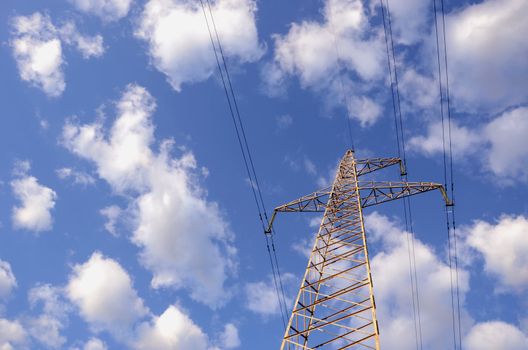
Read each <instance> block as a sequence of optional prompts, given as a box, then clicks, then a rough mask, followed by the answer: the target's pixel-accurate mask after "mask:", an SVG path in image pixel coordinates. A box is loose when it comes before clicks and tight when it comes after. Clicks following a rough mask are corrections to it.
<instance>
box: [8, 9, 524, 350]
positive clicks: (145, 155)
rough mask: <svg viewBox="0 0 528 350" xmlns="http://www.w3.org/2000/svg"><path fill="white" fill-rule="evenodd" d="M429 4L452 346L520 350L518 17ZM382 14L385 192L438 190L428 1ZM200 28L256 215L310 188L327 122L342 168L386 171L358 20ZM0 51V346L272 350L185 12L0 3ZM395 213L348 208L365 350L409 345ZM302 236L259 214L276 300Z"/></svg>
mask: <svg viewBox="0 0 528 350" xmlns="http://www.w3.org/2000/svg"><path fill="white" fill-rule="evenodd" d="M445 6H446V8H445V10H446V41H447V47H448V60H449V67H448V68H449V79H450V86H449V87H450V92H451V102H452V104H451V107H452V116H453V124H452V137H453V154H454V162H455V173H454V176H455V185H456V197H457V201H456V204H457V205H456V210H457V227H458V230H457V232H458V234H459V241H458V243H459V259H460V292H461V293H460V295H461V313H462V325H461V327H462V335H463V337H462V338H463V339H462V343H463V345H464V348H465V349H469V350H473V349H498V348H508V349H526V348H528V313H527V312H526V311H525V310H527V309H528V301H527V299H526V292H527V290H528V260H527V259H526V256H528V204H527V203H528V202H527V201H526V198H527V195H528V188H527V183H528V170H527V169H528V141H527V138H526V135H527V134H528V89H526V82H527V81H528V63H527V60H526V57H528V44H527V41H526V39H525V37H524V35H523V33H526V32H527V31H528V22H527V21H526V19H525V13H526V11H528V7H527V3H526V2H524V1H522V0H507V1H497V0H495V1H494V0H486V1H446V2H445ZM390 7H391V15H392V20H393V31H394V43H395V52H396V62H397V72H398V77H399V83H400V84H399V87H400V94H401V98H402V100H401V105H402V113H403V117H404V123H405V130H404V133H405V136H406V140H407V155H408V157H407V161H408V170H409V180H414V181H435V182H443V165H442V136H441V131H442V130H441V126H440V124H439V123H440V103H439V97H438V85H437V84H438V80H437V79H438V73H437V66H436V51H435V50H436V46H435V37H434V22H433V10H432V3H431V2H429V1H419V0H416V1H402V0H392V1H390ZM213 12H214V14H215V19H216V20H217V25H218V30H219V34H220V38H221V40H222V43H223V45H224V48H225V51H226V57H227V60H228V64H229V68H230V73H231V74H232V78H233V84H234V87H235V91H236V94H237V98H238V103H239V107H240V110H241V114H242V117H243V120H244V123H245V129H246V133H247V136H248V141H249V145H250V147H251V150H252V155H253V159H254V161H255V166H256V169H257V173H258V176H259V180H260V184H261V186H262V190H263V195H264V200H265V202H266V205H267V207H268V209H270V208H272V207H274V206H277V205H279V204H282V203H285V202H287V201H290V200H292V199H294V198H297V197H300V196H301V195H304V194H307V193H309V192H312V191H314V190H316V189H318V188H321V187H324V186H325V185H326V184H327V183H328V182H329V181H330V179H331V178H332V177H333V174H334V171H335V167H336V165H337V162H338V160H339V159H340V158H341V156H342V155H343V154H344V152H345V151H346V149H347V148H348V147H349V140H348V134H347V131H346V125H347V124H346V123H347V122H346V118H349V119H350V123H351V127H352V133H353V138H354V143H355V146H356V153H357V156H358V157H362V158H363V157H374V156H380V157H391V156H396V152H397V151H396V136H395V132H394V129H393V112H392V100H391V93H390V87H389V85H388V79H389V73H388V68H387V57H386V52H385V41H384V36H383V26H382V22H381V11H380V7H379V3H378V2H377V1H371V2H369V1H366V0H365V1H360V0H324V1H300V0H299V1H297V0H296V1H288V2H282V1H257V2H255V1H252V0H217V1H213ZM0 42H1V44H2V45H1V46H0V62H1V65H0V74H1V77H2V84H0V105H1V106H2V109H1V115H2V117H1V119H0V120H1V122H2V127H1V128H0V163H1V164H2V166H1V167H0V349H83V350H89V349H91V350H95V349H161V350H163V349H197V350H202V349H203V350H205V349H209V350H213V349H235V348H239V349H271V348H278V347H279V345H280V341H281V338H282V335H283V332H284V329H283V326H282V323H281V320H280V312H279V308H278V304H277V300H276V296H275V294H274V293H275V292H274V289H273V285H272V277H271V270H270V267H269V262H268V257H267V252H266V246H265V240H264V237H263V234H262V230H261V227H260V223H259V220H258V215H257V212H256V208H255V206H254V204H253V200H252V197H251V189H250V186H249V182H248V180H247V178H246V173H245V169H244V165H243V161H242V157H241V154H240V151H239V149H238V144H237V141H236V136H235V132H234V130H233V126H232V124H231V120H230V116H229V111H228V107H227V103H226V100H225V96H224V91H223V89H222V86H221V81H220V78H219V74H218V72H217V70H216V62H215V61H214V55H213V51H212V48H211V45H210V42H209V36H208V33H207V29H206V26H205V20H204V18H203V13H202V12H201V8H200V7H199V3H195V2H193V1H179V0H148V1H143V0H142V1H140V0H69V1H57V0H54V1H46V2H34V1H3V2H2V3H1V4H0ZM334 43H337V47H338V52H339V55H337V54H336V46H335V44H334ZM341 83H342V84H341ZM391 170H392V169H391ZM391 170H387V171H385V173H384V174H383V175H381V176H383V178H384V179H395V180H396V179H398V177H399V176H398V172H397V171H396V170H392V172H391ZM412 205H413V217H414V228H415V232H416V237H415V240H416V241H415V245H416V249H417V251H416V253H417V255H416V261H417V273H418V282H419V288H420V300H421V304H422V309H421V317H422V328H423V329H422V332H423V341H424V347H425V348H427V349H446V348H451V347H452V341H451V338H452V333H451V332H452V330H451V319H450V317H451V309H450V302H451V301H450V287H449V270H448V265H447V256H448V254H447V248H446V246H447V233H446V228H445V218H444V207H443V203H442V200H441V198H440V195H439V194H438V193H428V194H425V195H422V196H419V197H416V198H413V200H412ZM402 213H403V210H402V204H401V203H390V204H387V205H384V206H380V207H376V208H369V209H368V210H365V215H366V225H367V231H368V239H369V244H370V250H371V259H372V268H373V279H374V285H375V293H376V298H377V299H376V300H377V306H378V317H379V323H380V331H381V341H382V346H383V347H384V348H388V349H409V348H413V347H414V346H415V345H414V344H415V340H414V333H413V329H414V326H413V316H412V308H411V296H410V293H411V291H410V287H409V284H410V283H409V281H408V268H409V267H408V260H407V258H408V256H407V247H406V245H405V238H406V235H407V234H406V233H405V231H404V229H403V227H404V225H403V219H402ZM316 220H317V217H316V216H315V217H314V216H310V215H307V214H284V215H279V216H278V218H277V221H276V229H277V234H276V237H275V242H276V245H277V249H278V257H279V261H280V263H281V271H282V272H283V280H284V283H285V289H286V295H287V298H288V299H289V300H291V299H292V298H294V297H295V295H296V291H297V288H298V285H299V284H300V278H301V276H302V273H303V272H304V268H305V266H306V259H307V257H306V249H307V247H309V246H311V242H312V239H313V237H314V232H316V230H317V226H316V225H315V226H314V222H316Z"/></svg>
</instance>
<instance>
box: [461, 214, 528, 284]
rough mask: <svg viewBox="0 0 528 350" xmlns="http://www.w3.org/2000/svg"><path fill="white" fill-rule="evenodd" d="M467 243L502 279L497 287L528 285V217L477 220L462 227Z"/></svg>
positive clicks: (494, 273) (487, 270) (493, 273)
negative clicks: (488, 220) (490, 220)
mask: <svg viewBox="0 0 528 350" xmlns="http://www.w3.org/2000/svg"><path fill="white" fill-rule="evenodd" d="M463 232H464V235H465V244H466V245H468V246H469V247H470V248H472V249H474V250H476V251H477V252H478V253H479V255H480V256H482V257H483V259H484V269H485V271H486V272H487V273H489V274H491V275H492V276H494V277H495V278H496V279H497V280H498V281H499V286H498V291H502V292H506V291H517V292H523V291H525V290H527V289H528V259H527V258H526V257H527V256H528V218H526V217H524V216H522V215H519V216H507V215H504V216H502V217H501V218H500V219H499V220H498V221H497V222H494V223H489V222H486V221H481V220H478V221H476V222H475V223H474V224H473V225H472V226H470V227H465V228H464V229H463Z"/></svg>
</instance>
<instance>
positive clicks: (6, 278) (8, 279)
mask: <svg viewBox="0 0 528 350" xmlns="http://www.w3.org/2000/svg"><path fill="white" fill-rule="evenodd" d="M16 286H17V282H16V278H15V275H14V274H13V271H12V270H11V265H10V264H9V263H8V262H7V261H3V260H0V299H4V298H6V297H7V296H9V294H11V291H12V290H13V288H15V287H16Z"/></svg>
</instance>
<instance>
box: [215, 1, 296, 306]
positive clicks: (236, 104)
mask: <svg viewBox="0 0 528 350" xmlns="http://www.w3.org/2000/svg"><path fill="white" fill-rule="evenodd" d="M207 7H208V9H209V14H210V15H211V20H212V24H213V28H214V32H215V36H216V40H217V42H218V47H219V49H220V54H221V56H222V62H223V65H224V69H225V73H226V76H227V81H228V84H229V89H230V91H231V95H232V97H233V102H234V106H235V111H236V115H237V118H238V121H239V124H240V129H241V131H242V136H243V138H244V144H245V146H246V150H247V153H248V158H249V163H250V165H251V170H252V171H253V178H254V179H255V184H256V187H257V191H258V195H259V199H260V203H261V205H262V210H263V214H264V218H265V219H266V224H267V226H269V219H268V214H267V210H266V205H265V204H264V199H263V197H262V191H261V189H260V184H259V181H258V177H257V172H256V171H255V165H254V163H253V157H252V156H251V152H250V150H249V145H248V142H247V138H246V132H245V130H244V124H243V123H242V118H241V116H240V110H239V108H238V103H237V100H236V98H235V96H236V95H235V92H234V89H233V84H232V83H231V75H230V74H229V69H228V68H227V62H226V59H225V55H224V51H223V49H222V43H221V41H220V37H219V35H218V31H217V29H216V22H215V20H214V15H213V10H212V8H211V2H210V0H207ZM274 233H275V229H274V228H272V233H271V234H270V238H271V239H270V240H271V247H272V251H273V259H274V260H275V266H276V269H277V274H278V280H279V284H280V289H281V293H282V303H283V307H284V312H285V315H287V314H288V312H287V309H288V308H287V306H286V297H285V293H284V286H283V283H282V275H281V273H280V268H279V260H278V258H277V251H276V249H275V242H274V238H273V235H274ZM265 236H266V239H267V238H268V235H265Z"/></svg>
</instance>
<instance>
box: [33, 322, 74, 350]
mask: <svg viewBox="0 0 528 350" xmlns="http://www.w3.org/2000/svg"><path fill="white" fill-rule="evenodd" d="M63 328H64V325H63V324H62V323H61V321H60V320H58V319H57V318H54V317H51V316H49V315H45V314H44V315H40V316H38V317H32V318H30V319H29V320H28V321H27V330H28V332H29V333H30V334H31V336H32V337H33V338H35V339H36V340H37V341H38V342H39V343H40V344H42V345H43V346H44V347H45V348H52V349H60V348H61V347H62V346H63V345H64V343H65V342H66V338H65V337H64V336H62V335H61V331H62V329H63Z"/></svg>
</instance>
